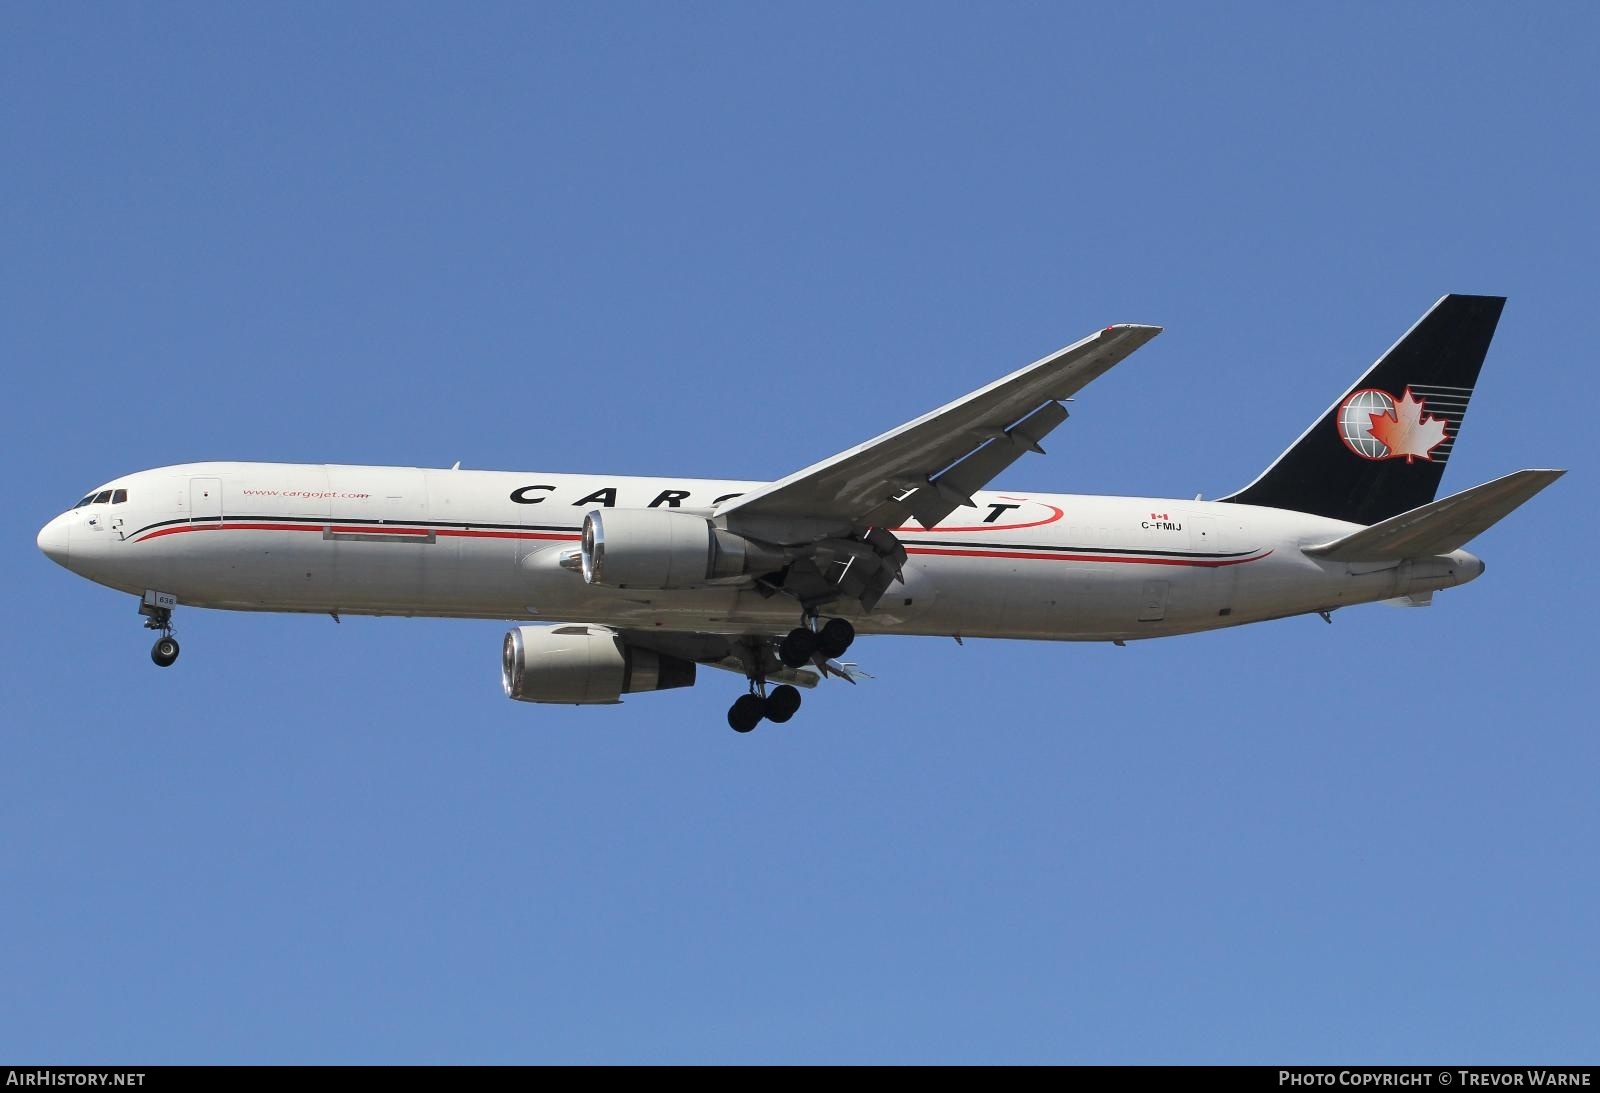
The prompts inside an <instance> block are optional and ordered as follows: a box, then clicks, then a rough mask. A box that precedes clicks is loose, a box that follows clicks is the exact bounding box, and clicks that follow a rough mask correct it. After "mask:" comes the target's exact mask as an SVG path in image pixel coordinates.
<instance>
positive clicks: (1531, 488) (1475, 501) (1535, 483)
mask: <svg viewBox="0 0 1600 1093" xmlns="http://www.w3.org/2000/svg"><path fill="white" fill-rule="evenodd" d="M1566 473H1567V472H1566V471H1562V470H1523V471H1515V472H1513V473H1511V474H1508V475H1506V476H1505V477H1503V478H1496V479H1495V480H1494V481H1492V482H1485V483H1484V484H1483V485H1481V486H1473V487H1472V488H1471V489H1469V490H1462V491H1461V492H1460V493H1456V494H1451V495H1450V496H1449V497H1444V498H1440V499H1439V500H1437V501H1431V502H1429V503H1428V504H1426V505H1422V506H1419V507H1418V508H1414V509H1411V510H1410V511H1408V512H1402V513H1401V514H1400V515H1398V516H1391V517H1390V518H1389V519H1387V520H1381V521H1379V522H1378V523H1376V524H1373V525H1372V526H1371V527H1369V528H1363V529H1361V530H1360V531H1357V532H1352V533H1351V534H1349V535H1346V536H1344V537H1343V538H1342V539H1335V540H1334V541H1333V542H1331V543H1322V544H1320V545H1318V546H1313V547H1307V548H1306V550H1305V552H1306V553H1307V554H1309V555H1311V556H1312V557H1314V558H1327V559H1329V560H1330V561H1335V562H1382V561H1400V560H1404V559H1406V558H1421V557H1426V556H1428V555H1432V554H1448V553H1450V552H1451V551H1452V550H1458V549H1460V548H1461V547H1463V546H1465V545H1466V544H1467V543H1468V542H1470V541H1471V540H1472V539H1474V538H1475V537H1477V536H1478V535H1481V534H1482V533H1483V532H1485V531H1487V530H1488V529H1489V528H1491V527H1493V526H1494V525H1495V524H1497V523H1499V522H1500V521H1501V520H1503V519H1505V518H1506V517H1507V516H1509V515H1510V514H1511V513H1512V512H1513V511H1514V510H1515V509H1516V508H1517V507H1518V506H1520V505H1522V504H1523V503H1524V502H1526V501H1528V500H1530V499H1531V498H1532V497H1533V496H1534V495H1535V494H1537V493H1538V492H1539V491H1540V490H1542V489H1544V488H1545V487H1546V486H1548V485H1550V483H1552V482H1554V481H1555V480H1556V479H1558V478H1560V477H1561V476H1562V475H1564V474H1566Z"/></svg>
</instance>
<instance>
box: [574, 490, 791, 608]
mask: <svg viewBox="0 0 1600 1093" xmlns="http://www.w3.org/2000/svg"><path fill="white" fill-rule="evenodd" d="M581 559H582V568H583V579H584V581H585V582H587V583H589V584H599V585H606V586H608V587H611V588H648V589H658V590H659V589H673V588H700V587H703V586H704V585H707V584H710V583H712V582H714V581H719V580H727V579H730V578H732V579H738V578H740V577H745V576H750V575H752V574H761V573H770V572H772V571H773V570H776V569H782V568H783V566H784V564H785V562H786V559H785V558H784V556H783V552H782V551H780V550H778V549H777V548H775V547H769V546H766V545H764V544H761V543H757V542H754V541H752V540H750V539H746V538H745V537H744V536H742V535H735V534H734V533H733V532H731V531H724V530H723V529H721V528H718V527H716V526H715V525H714V524H712V523H711V521H710V520H707V519H706V518H705V517H704V516H696V515H694V514H693V513H690V512H676V511H674V510H672V509H608V510H601V509H596V510H594V511H593V512H591V513H589V515H587V516H585V517H584V518H583V546H582V551H581Z"/></svg>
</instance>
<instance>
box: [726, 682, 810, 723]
mask: <svg viewBox="0 0 1600 1093" xmlns="http://www.w3.org/2000/svg"><path fill="white" fill-rule="evenodd" d="M750 686H751V690H750V693H749V694H747V695H740V696H739V699H738V701H736V702H735V703H734V704H733V706H732V708H731V709H729V710H728V727H729V728H730V729H732V730H733V731H734V732H749V731H750V730H751V729H753V728H755V727H756V726H757V725H759V724H761V719H762V718H766V719H767V720H768V721H771V722H773V723H774V724H778V725H781V724H783V723H784V722H785V721H787V720H789V718H791V717H793V716H794V715H795V712H796V711H797V710H799V709H800V691H799V689H798V688H796V687H791V686H790V685H789V684H787V683H785V684H783V685H781V686H778V687H774V688H773V689H772V691H771V693H770V694H769V693H766V692H767V682H766V680H755V681H752V683H751V684H750Z"/></svg>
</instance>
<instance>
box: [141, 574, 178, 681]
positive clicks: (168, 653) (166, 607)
mask: <svg viewBox="0 0 1600 1093" xmlns="http://www.w3.org/2000/svg"><path fill="white" fill-rule="evenodd" d="M177 603H178V598H177V597H176V596H174V595H172V594H171V593H168V592H146V593H145V594H144V600H143V601H142V602H140V604H139V614H141V615H143V616H144V628H145V629H146V630H160V631H161V636H160V637H159V638H157V639H156V643H155V644H154V645H152V646H151V647H150V659H151V660H153V661H155V663H156V666H157V667H159V668H170V667H172V665H173V662H174V661H176V660H177V659H178V651H179V647H178V639H177V638H174V637H173V636H172V609H173V608H174V607H175V606H177Z"/></svg>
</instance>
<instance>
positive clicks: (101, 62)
mask: <svg viewBox="0 0 1600 1093" xmlns="http://www.w3.org/2000/svg"><path fill="white" fill-rule="evenodd" d="M1115 7H1116V10H1115V11H1114V12H1112V13H1107V12H1106V11H1104V10H1102V6H1094V7H1090V6H1082V7H1069V6H1065V5H1054V4H1039V5H1019V4H1011V5H998V6H997V5H968V6H949V5H939V4H915V5H913V4H897V5H883V4H874V5H866V6H863V5H856V4H845V5H829V4H820V5H819V4H806V5H789V6H776V5H743V4H729V5H722V4H700V3H696V4H612V5H576V4H572V5H560V6H549V5H547V6H533V5H524V4H512V5H495V4H477V5H442V4H440V5H419V4H375V3H369V4H357V3H352V4H341V5H335V6H333V8H332V9H331V10H330V9H329V6H328V5H314V4H288V5H278V4H273V5H248V6H244V5H224V6H218V5H213V4H192V5H182V4H160V5H142V6H129V5H87V4H10V5H6V6H5V8H4V10H3V12H0V119H3V130H0V148H3V150H4V163H3V165H0V216H3V231H4V236H3V239H0V277H3V281H0V354H3V363H4V375H5V377H6V394H7V398H6V405H7V407H8V409H9V412H8V414H7V415H6V424H7V428H6V441H5V454H6V465H7V468H8V480H9V482H10V483H11V485H10V488H9V489H10V498H9V500H8V503H7V506H6V508H7V511H8V513H9V517H8V519H9V524H10V528H9V531H8V533H7V534H6V536H5V537H4V543H3V547H0V549H3V550H4V555H3V559H0V560H3V564H4V568H5V572H6V573H7V576H8V580H7V587H8V588H9V589H10V590H11V595H12V600H11V603H10V607H11V620H10V625H9V626H7V627H6V628H5V633H4V636H3V637H0V663H3V669H0V671H3V672H4V695H5V703H4V710H5V713H4V729H3V732H0V749H3V750H0V887H3V894H0V983H3V984H4V988H3V990H0V1059H5V1060H8V1061H28V1062H107V1063H109V1062H123V1061H140V1062H206V1061H227V1062H244V1061H263V1062H352V1061H413V1062H447V1061H484V1062H491V1061H501V1062H511V1061H596V1060H607V1061H730V1062H731V1061H1060V1062H1094V1061H1102V1062H1104V1061H1110V1062H1136V1061H1148V1062H1282V1061H1286V1060H1293V1061H1300V1062H1327V1061H1365V1062H1402V1061H1412V1062H1424V1061H1448V1062H1465V1061H1475V1062H1522V1061H1530V1060H1537V1061H1546V1062H1590V1063H1593V1062H1596V1061H1597V1059H1600V1032H1597V1029H1600V932H1597V931H1596V929H1595V922H1596V915H1597V904H1600V852H1597V851H1600V834H1597V829H1600V802H1597V795H1596V773H1597V769H1600V737H1597V732H1596V728H1595V721H1596V718H1595V716H1594V713H1593V709H1592V707H1593V673H1594V671H1595V660H1596V658H1595V645H1596V643H1595V639H1594V626H1595V619H1594V611H1595V591H1596V589H1595V581H1594V577H1593V573H1594V566H1595V559H1594V557H1593V544H1594V542H1595V536H1596V533H1597V531H1600V528H1597V521H1596V516H1595V488H1594V482H1595V475H1596V470H1597V468H1596V466H1595V463H1596V460H1595V440H1594V437H1595V426H1594V423H1593V421H1592V419H1591V417H1590V414H1591V413H1592V411H1593V408H1594V405H1595V398H1594V386H1595V381H1594V376H1595V372H1594V365H1593V360H1594V356H1595V346H1596V339H1597V331H1596V325H1597V324H1596V319H1595V315H1596V298H1597V297H1596V289H1597V282H1596V257H1595V256H1596V250H1597V247H1596V244H1597V242H1600V240H1597V234H1600V233H1597V215H1596V201H1595V180H1596V178H1597V177H1600V152H1597V142H1596V138H1595V132H1596V130H1595V118H1596V116H1597V113H1600V94H1597V87H1596V76H1595V67H1594V57H1593V43H1594V41H1595V40H1596V38H1597V36H1600V16H1597V15H1596V13H1595V12H1596V9H1595V8H1594V7H1593V6H1592V5H1582V4H1541V5H1533V6H1531V7H1528V6H1524V7H1519V8H1513V7H1511V6H1507V5H1494V6H1492V5H1487V4H1469V5H1462V4H1406V5H1398V6H1397V5H1378V4H1353V5H1352V4H1340V5H1332V6H1323V7H1308V6H1306V5H1277V4H1267V5H1246V4H1224V5H1220V6H1217V5H1213V6H1209V7H1204V8H1195V7H1193V6H1189V5H1160V4H1157V5H1139V4H1128V5H1116V6H1115ZM1452 291H1454V292H1468V293H1496V294H1504V295H1507V296H1509V297H1510V303H1509V304H1508V306H1507V308H1506V312H1505V316H1504V319H1503V321H1502V322H1501V324H1500V329H1499V333H1498V334H1497V336H1496V338H1495V342H1494V345H1493V347H1492V349H1491V353H1490V357H1489V362H1488V365H1487V366H1486V368H1485V371H1484V374H1483V378H1482V381H1481V382H1480V384H1479V387H1478V397H1477V400H1476V401H1475V403H1474V406H1473V410H1472V413H1471V416H1470V418H1469V420H1468V422H1467V424H1466V426H1465V429H1464V431H1463V441H1462V443H1461V445H1460V446H1459V447H1458V448H1457V449H1456V452H1455V454H1454V457H1453V458H1452V459H1451V461H1450V467H1449V470H1448V472H1447V473H1446V476H1445V481H1444V488H1445V489H1446V490H1450V491H1453V490H1459V489H1463V488H1465V487H1467V486H1470V485H1474V484H1476V483H1478V482H1481V481H1485V480H1487V479H1489V478H1492V477H1495V476H1497V475H1499V474H1502V473H1505V472H1508V471H1511V470H1514V469H1516V468H1518V467H1528V466H1535V467H1537V466H1558V467H1569V468H1572V473H1571V474H1570V475H1568V477H1567V478H1566V479H1564V480H1563V481H1562V482H1560V483H1559V484H1558V485H1556V486H1555V487H1553V488H1552V489H1551V490H1550V491H1548V492H1547V493H1546V494H1544V495H1542V496H1541V497H1539V498H1538V499H1537V500H1535V501H1534V502H1532V503H1531V504H1529V505H1528V506H1527V508H1525V509H1524V510H1523V511H1521V512H1519V513H1517V514H1516V515H1515V517H1514V518H1512V519H1510V520H1508V521H1506V522H1505V523H1504V524H1502V525H1501V526H1499V527H1496V528H1494V529H1493V530H1491V531H1490V532H1489V533H1487V534H1485V535H1484V536H1482V537H1481V538H1480V539H1479V540H1477V542H1476V543H1475V544H1474V547H1473V549H1475V550H1476V551H1478V552H1479V553H1480V554H1482V555H1483V556H1484V557H1485V559H1486V561H1487V562H1488V572H1487V574H1486V576H1485V577H1484V578H1483V579H1482V580H1480V581H1479V582H1477V583H1476V584H1473V585H1472V586H1470V587H1468V588H1464V589H1459V590H1455V591H1450V592H1445V593H1441V594H1440V595H1439V597H1438V599H1437V601H1436V603H1435V605H1434V607H1433V608H1432V609H1430V610H1426V611H1401V610H1393V609H1388V608H1384V607H1378V606H1371V607H1361V608H1354V609H1350V610H1347V611H1341V612H1339V613H1338V614H1337V615H1336V616H1335V618H1334V624H1333V625H1332V626H1325V625H1323V623H1322V622H1321V621H1319V620H1318V619H1317V618H1315V617H1310V618H1297V619H1289V620H1284V621H1280V622H1276V623H1268V624H1264V625H1259V626H1252V627H1246V628H1243V629H1241V630H1238V631H1233V632H1224V633H1216V634H1209V635H1200V636H1195V637H1187V638H1175V639H1168V640H1165V641H1160V642H1153V643H1135V644H1132V645H1129V646H1128V647H1127V648H1121V649H1118V648H1113V647H1111V646H1109V645H1049V644H1024V643H1008V642H977V641H974V642H969V643H968V644H967V645H966V646H965V647H964V648H963V647H958V646H957V645H956V644H955V643H954V642H952V641H949V640H947V639H941V640H933V639H898V640H893V639H886V638H878V639H864V640H863V641H862V642H860V643H859V644H858V645H857V647H856V648H855V649H854V650H853V651H852V659H859V660H860V661H861V662H862V664H863V666H864V667H865V668H866V669H867V670H869V671H871V672H872V673H874V674H875V675H876V677H877V678H876V679H875V680H873V681H871V682H870V683H865V684H863V685H862V686H859V687H856V688H849V687H846V686H842V685H839V684H837V683H833V684H829V685H825V686H824V687H822V688H819V689H818V691H817V692H815V693H814V694H813V695H812V696H810V697H808V698H807V700H806V705H805V708H804V709H803V710H802V711H801V713H800V715H799V716H798V717H797V718H796V719H795V720H794V721H793V722H791V723H790V724H789V725H788V726H787V727H772V726H766V725H764V726H763V727H762V728H761V729H760V730H758V731H757V732H755V733H753V734H751V735H750V736H748V737H741V736H736V735H735V734H733V733H731V732H729V731H728V729H727V727H726V724H725V721H724V711H725V709H726V707H727V705H728V703H729V702H730V701H731V700H732V699H733V698H734V697H735V695H736V694H737V693H738V692H739V689H740V686H741V684H740V683H739V681H738V680H737V679H736V678H735V677H733V676H727V677H724V676H722V675H721V674H720V673H704V674H703V679H702V683H701V684H700V686H698V687H696V688H694V689H693V690H690V691H677V692H671V693H667V694H659V695H644V696H635V697H632V698H630V699H628V700H627V701H626V702H625V703H624V704H622V705H620V706H616V707H606V708H590V709H582V708H578V709H573V708H563V707H539V706H525V705H521V704H516V703H512V702H508V701H507V700H506V699H505V698H504V697H503V696H502V694H501V692H500V687H499V681H498V665H499V649H500V639H501V635H502V633H503V632H504V629H505V627H504V626H503V625H500V624H496V623H492V622H428V621H403V620H394V619H388V620H370V619H359V618H347V619H346V620H345V621H344V623H343V625H340V626H336V625H334V624H333V622H331V621H330V620H329V619H327V618H325V617H275V616H263V617H253V616H247V615H230V614H224V613H211V612H204V611H198V610H185V611H182V612H181V613H180V617H179V619H178V622H179V628H180V635H181V637H182V639H183V642H184V653H183V659H182V661H180V663H179V664H178V665H177V666H176V667H175V668H173V669H172V670H170V671H161V670H158V669H156V668H155V667H153V666H152V665H151V663H150V661H149V658H148V655H147V650H148V647H149V644H150V637H149V635H148V634H147V633H146V632H145V631H143V630H141V629H140V627H139V619H138V618H137V617H136V615H135V604H134V602H133V601H132V599H131V598H129V597H127V596H124V595H120V594H117V593H113V592H111V591H109V590H107V589H103V588H100V587H98V586H96V585H92V584H89V583H88V582H86V581H83V580H81V579H79V578H77V577H74V576H72V575H70V574H68V573H67V572H66V571H64V570H62V569H60V568H58V567H56V566H54V565H52V564H51V563H50V562H49V561H47V560H46V559H45V558H44V557H43V556H41V555H40V554H39V553H38V552H37V550H36V549H35V547H34V535H35V532H36V531H37V529H38V528H39V526H40V525H42V524H43V523H44V522H45V521H46V520H48V519H49V518H50V517H51V516H53V515H55V514H56V513H57V512H58V511H60V510H61V509H63V508H64V507H66V506H68V505H70V504H71V503H72V502H74V501H75V500H77V498H78V497H79V496H80V495H82V493H83V492H84V491H86V490H87V489H89V488H90V487H92V486H95V485H97V484H98V483H100V482H103V481H105V480H106V479H108V478H110V477H112V476H114V475H116V474H119V473H122V472H126V471H132V470H136V469H142V468H146V467H153V466H160V465H163V464H169V463H178V462H185V461H190V460H199V459H259V460H285V461H314V462H321V461H328V462H347V463H362V462H366V463H396V464H406V465H423V466H435V467H438V466H449V465H450V464H451V463H453V462H455V461H456V460H461V461H462V464H463V466H465V467H475V468H505V469H524V470H540V469H543V470H551V471H562V470H588V471H598V472H609V473H619V474H655V473H660V474H671V475H705V476H713V477H731V478H767V477H777V476H780V475H782V474H785V473H787V472H789V471H791V470H793V469H795V468H797V467H799V466H802V465H804V464H807V463H809V462H811V461H813V460H815V459H817V458H821V457H823V456H825V455H828V454H830V453H832V452H834V451H837V450H839V449H842V448H845V447H848V446H851V445H853V444H855V443H857V442H859V441H861V440H863V439H865V438H867V437H869V436H872V435H874V434H876V433H878V432H879V431H881V430H883V429H886V428H889V427H891V426H893V425H896V424H899V423H900V422H902V421H904V420H907V419H909V418H911V417H914V416H916V415H918V414H920V413H922V412H923V411H925V410H927V409H929V408H930V407H932V406H934V405H937V404H939V403H941V402H944V401H946V400H947V399H950V398H953V397H955V396H957V395H960V394H962V393H964V392H966V391H968V390H970V389H972V388H974V387H977V386H980V385H981V384H984V383H987V382H988V381H989V380H991V379H993V378H995V377H996V376H999V375H1001V374H1003V373H1004V372H1007V371H1010V370H1011V369H1013V368H1016V367H1018V366H1020V365H1021V364H1023V363H1025V362H1027V361H1029V360H1032V359H1035V358H1036V357H1039V356H1041V355H1043V354H1044V353H1046V352H1048V351H1050V350H1052V349H1055V348H1057V347H1058V346H1061V345H1065V344H1067V343H1068V342H1071V341H1074V340H1076V339H1077V338H1079V337H1081V336H1083V335H1084V334H1086V333H1088V332H1090V331H1092V330H1094V329H1096V328H1098V327H1101V326H1104V325H1106V324H1107V323H1111V322H1146V323H1156V324H1161V325H1163V326H1165V327H1166V333H1165V334H1164V335H1163V336H1162V337H1161V338H1159V339H1158V340H1157V341H1156V342H1155V343H1154V344H1152V345H1151V346H1149V347H1148V348H1147V349H1145V350H1144V351H1143V352H1141V353H1140V354H1138V355H1137V356H1136V357H1135V358H1133V359H1131V360H1130V361H1129V362H1128V363H1127V364H1125V365H1123V366H1121V367H1120V368H1118V369H1116V370H1115V371H1113V372H1112V373H1111V374H1109V375H1108V376H1106V377H1105V378H1104V379H1102V380H1100V381H1098V382H1096V383H1095V384H1093V385H1092V386H1091V387H1090V388H1089V389H1087V390H1086V391H1085V392H1083V394H1082V395H1081V396H1080V397H1079V399H1078V401H1077V402H1076V403H1075V405H1074V408H1073V417H1072V420H1071V422H1070V423H1069V424H1068V425H1067V426H1065V427H1063V429H1062V430H1061V431H1060V432H1058V433H1057V434H1056V435H1055V436H1054V437H1053V438H1052V442H1051V444H1050V454H1049V456H1048V457H1047V458H1043V459H1040V458H1036V457H1032V458H1028V459H1026V460H1024V461H1023V462H1021V463H1020V464H1018V465H1017V466H1016V467H1015V468H1014V469H1013V470H1012V471H1011V472H1008V474H1007V475H1006V476H1005V477H1004V478H1003V479H1002V480H1001V483H1000V484H1001V485H1003V486H1011V487H1015V488H1019V489H1032V490H1060V491H1081V492H1095V493H1128V494H1140V495H1143V494H1150V495H1157V496H1169V497H1192V496H1194V495H1195V494H1196V493H1199V492H1202V491H1203V492H1204V493H1205V494H1206V495H1207V496H1216V495H1219V494H1221V493H1223V492H1226V491H1227V490H1229V489H1231V488H1234V487H1236V486H1239V485H1241V484H1243V483H1244V482H1245V481H1247V480H1249V479H1250V478H1252V477H1253V476H1254V475H1255V474H1256V473H1257V472H1258V471H1259V470H1260V469H1261V468H1262V467H1263V466H1265V465H1266V464H1267V463H1268V462H1269V461H1270V460H1271V459H1272V458H1273V457H1275V456H1276V455H1277V454H1278V452H1279V451H1280V450H1282V448H1283V447H1285V446H1286V445H1287V443H1288V442H1289V441H1290V440H1292V439H1293V438H1294V437H1295V436H1296V435H1298V433H1299V432H1300V430H1301V429H1302V428H1304V427H1305V425H1306V424H1307V423H1308V422H1310V421H1311V420H1312V418H1313V417H1314V416H1315V415H1316V414H1318V413H1319V412H1320V411H1321V410H1323V409H1324V408H1325V407H1326V406H1327V404H1328V403H1329V402H1330V401H1331V400H1332V399H1333V397H1334V396H1336V395H1337V394H1338V393H1339V392H1340V391H1342V390H1343V389H1344V388H1345V386H1346V385H1347V384H1348V383H1349V382H1350V381H1351V380H1352V379H1354V378H1355V377H1356V376H1357V375H1358V374H1359V372H1360V370H1362V369H1363V368H1364V367H1365V366H1366V365H1367V364H1368V363H1369V362H1370V361H1371V360H1372V359H1374V358H1375V357H1376V356H1377V355H1378V354H1379V353H1380V352H1381V351H1382V350H1383V349H1384V348H1385V347H1386V346H1388V345H1389V344H1390V343H1391V342H1392V341H1393V340H1394V339H1395V338H1396V337H1398V335H1399V334H1400V333H1401V332H1402V331H1404V330H1405V329H1406V327H1408V326H1409V325H1410V324H1411V323H1412V322H1413V321H1414V320H1415V319H1416V318H1417V317H1418V316H1419V315H1421V314H1422V312H1423V311H1424V310H1425V309H1426V308H1427V307H1428V306H1429V305H1430V304H1431V303H1432V302H1433V301H1434V300H1435V299H1436V298H1437V297H1438V296H1440V295H1441V294H1443V293H1446V292H1452ZM704 676H715V677H716V678H704Z"/></svg>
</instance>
